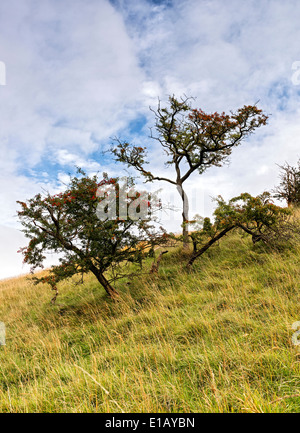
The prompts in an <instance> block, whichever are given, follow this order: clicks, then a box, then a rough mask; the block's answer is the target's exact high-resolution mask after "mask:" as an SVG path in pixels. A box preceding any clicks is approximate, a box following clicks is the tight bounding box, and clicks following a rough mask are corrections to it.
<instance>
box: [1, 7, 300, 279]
mask: <svg viewBox="0 0 300 433" xmlns="http://www.w3.org/2000/svg"><path fill="white" fill-rule="evenodd" d="M299 16H300V3H299V1H298V0H290V1H289V2H281V1H279V0H269V1H265V2H261V1H260V0H250V1H247V2H241V1H238V0H230V1H226V2H224V1H222V0H210V1H206V0H203V1H199V0H184V1H182V0H174V1H172V2H171V1H170V2H160V3H159V4H158V2H155V3H154V2H153V3H152V2H151V1H150V0H140V1H139V2H137V1H135V0H126V1H125V0H119V1H118V0H114V1H113V2H111V3H110V2H108V1H106V0H87V1H84V0H72V1H71V0H65V1H63V2H60V1H58V0H43V2H36V1H34V0H26V1H22V2H20V1H18V0H11V1H10V2H8V3H7V2H2V3H1V4H0V37H1V41H2V43H1V49H0V61H3V62H4V63H5V65H6V82H7V84H6V86H0V101H1V104H0V150H1V156H2V158H1V160H0V180H1V195H0V205H1V209H2V213H1V220H0V223H2V224H3V225H5V226H6V227H8V226H9V227H17V223H16V218H15V214H16V204H15V202H16V200H24V199H25V198H28V197H31V196H32V195H34V194H35V193H37V192H38V191H40V189H41V187H42V186H43V187H45V188H46V189H49V190H50V191H52V190H55V189H57V188H58V187H60V186H59V184H58V181H63V180H64V181H66V180H67V175H66V172H67V171H68V170H69V168H70V167H71V166H72V165H79V166H82V167H83V168H85V169H86V170H87V171H88V172H96V171H98V170H99V171H100V172H101V171H109V172H110V174H111V175H116V174H120V172H122V170H123V167H121V166H120V167H119V166H117V165H116V164H114V163H113V164H109V165H108V166H107V167H106V164H107V162H106V161H107V159H105V160H103V161H105V164H104V162H103V161H99V160H98V161H94V160H93V159H92V156H91V153H92V152H94V151H98V150H99V149H100V148H102V147H104V146H105V144H108V142H110V139H109V137H111V136H115V135H118V133H121V132H122V134H123V135H124V137H125V138H126V137H133V139H134V140H135V142H138V141H140V142H141V143H142V144H143V145H144V144H145V145H148V144H149V139H148V137H147V135H148V134H147V126H151V125H153V120H154V119H153V117H152V114H151V112H149V110H148V106H149V105H151V106H152V107H155V106H156V103H157V97H158V96H159V97H160V98H161V99H162V100H163V101H166V98H167V95H168V94H174V93H175V94H176V95H177V96H180V95H182V94H183V93H186V94H187V95H191V96H195V97H196V101H195V106H198V107H201V108H203V109H204V110H207V111H223V110H224V111H228V110H235V109H237V108H238V107H240V106H242V105H244V104H253V103H255V102H256V101H258V100H260V102H259V106H260V107H261V108H263V109H264V110H265V111H266V112H267V113H272V116H271V117H270V121H269V125H268V126H266V127H264V128H262V129H261V130H260V131H259V132H258V133H256V134H254V135H253V136H252V137H251V138H250V139H249V140H247V143H244V144H242V145H241V146H240V147H239V148H237V149H235V150H234V152H233V154H232V158H231V164H230V165H229V166H228V167H227V166H225V167H223V168H213V169H210V170H208V171H207V172H206V173H205V174H204V175H203V176H202V177H201V178H199V177H197V176H196V175H194V176H193V177H192V178H191V179H190V180H189V184H188V188H189V189H190V191H191V194H195V196H197V195H198V197H200V202H201V203H200V205H199V208H200V210H199V213H202V211H203V212H204V213H210V212H211V209H212V205H211V204H210V196H211V195H217V194H222V195H224V197H226V198H229V197H230V196H232V195H237V194H239V193H240V192H242V191H249V192H251V193H253V194H256V193H260V192H262V191H263V190H264V189H270V188H272V187H273V186H274V184H276V182H277V175H278V168H277V166H276V163H283V162H284V161H285V160H287V161H288V162H289V163H290V164H294V163H295V162H296V160H297V159H298V158H299V156H300V151H299V148H300V146H299V144H300V143H299V141H300V139H299V136H300V135H299V133H300V130H299V126H298V125H299V124H300V123H299V114H300V107H299V95H300V85H298V86H297V85H295V82H294V84H293V82H292V77H293V74H294V73H295V70H293V69H292V66H293V64H295V62H296V61H300V54H299V40H300V27H299ZM294 81H295V80H294ZM141 115H143V116H145V118H146V120H147V122H148V123H147V125H146V127H145V128H144V129H143V131H145V135H142V136H139V135H137V134H136V133H135V132H134V131H133V132H132V131H129V124H130V122H131V121H132V120H134V119H135V118H137V117H138V116H141ZM121 138H122V137H121ZM149 147H150V149H152V151H151V150H150V159H151V165H152V167H155V169H156V170H157V171H158V172H163V171H164V168H163V164H162V162H163V158H162V155H161V152H160V150H158V149H157V146H156V145H155V144H154V143H153V142H152V143H151V146H149ZM49 162H51V163H53V162H57V163H58V165H57V171H56V173H55V177H56V178H54V177H53V172H52V171H50V168H49V167H50V165H49ZM163 186H164V188H168V185H167V186H166V185H163ZM194 190H195V193H193V192H192V191H194ZM176 194H177V191H175V195H176ZM3 233H4V231H3V230H2V232H1V233H0V234H1V235H2V234H3ZM11 236H12V238H14V237H15V235H14V234H13V233H11ZM16 236H17V235H16ZM16 239H17V237H16ZM2 245H4V243H2ZM12 245H13V243H12ZM3 248H4V250H5V247H3ZM11 260H12V263H14V262H13V260H14V259H11ZM15 263H17V262H15ZM16 266H17V265H16ZM16 273H18V272H17V271H16Z"/></svg>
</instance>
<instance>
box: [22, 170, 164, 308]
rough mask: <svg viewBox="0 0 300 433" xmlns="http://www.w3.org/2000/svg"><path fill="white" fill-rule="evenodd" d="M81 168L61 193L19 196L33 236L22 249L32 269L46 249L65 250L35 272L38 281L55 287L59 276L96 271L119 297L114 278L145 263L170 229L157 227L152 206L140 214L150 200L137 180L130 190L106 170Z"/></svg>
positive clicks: (27, 231) (27, 230)
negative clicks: (96, 172) (92, 172)
mask: <svg viewBox="0 0 300 433" xmlns="http://www.w3.org/2000/svg"><path fill="white" fill-rule="evenodd" d="M79 172H80V173H81V176H78V177H73V178H71V179H70V184H69V185H68V187H67V189H66V190H65V191H64V192H62V193H60V194H56V195H50V194H47V195H45V196H42V195H41V194H37V195H36V196H34V197H33V198H32V199H30V200H27V201H26V202H21V201H19V202H18V203H19V204H20V205H21V210H20V211H19V212H18V216H19V219H20V221H21V223H22V225H23V227H24V230H23V231H24V233H25V235H26V236H27V237H28V238H29V239H30V241H29V244H28V245H27V246H26V247H24V248H21V250H20V252H22V253H23V255H24V262H25V263H28V264H30V265H32V271H33V270H34V269H36V268H37V267H43V262H44V260H45V258H46V256H45V254H46V253H60V255H62V257H61V258H60V264H59V265H56V266H53V267H52V268H51V271H50V273H49V275H47V276H44V277H40V278H37V277H35V280H36V282H37V283H38V282H44V283H49V284H50V286H51V287H52V289H53V290H55V291H56V292H57V284H58V282H59V281H61V280H63V279H65V278H69V277H71V276H73V275H75V274H84V273H87V272H92V273H93V274H94V275H95V277H96V278H97V280H98V281H99V283H100V284H101V286H102V287H103V288H104V289H105V290H106V292H107V294H108V295H109V296H110V297H113V298H115V297H117V296H118V293H117V291H116V289H115V288H114V287H113V285H112V284H111V283H112V281H115V280H116V279H117V278H121V277H124V276H128V275H130V273H132V272H133V270H132V266H131V269H129V268H128V267H127V266H126V265H128V264H130V263H134V264H138V265H141V264H142V261H143V260H144V259H145V258H146V257H147V256H148V254H149V253H150V252H152V251H153V248H154V246H155V245H160V244H163V243H165V242H166V239H167V235H166V234H165V233H164V232H163V231H162V230H158V231H157V230H155V228H154V226H153V225H152V224H151V222H150V219H149V216H148V212H146V213H145V212H144V214H143V215H142V217H141V212H142V211H143V210H144V211H145V209H148V208H149V207H150V201H148V200H149V198H148V197H147V195H145V194H144V195H143V194H141V193H140V192H138V191H136V190H135V189H134V183H133V182H131V185H130V194H129V192H128V189H127V190H126V188H128V185H125V186H123V185H121V183H120V182H119V180H118V179H117V178H108V177H107V175H105V176H104V179H103V180H102V181H101V182H98V180H97V177H96V176H94V177H92V178H90V177H88V176H86V175H85V173H84V172H82V171H81V170H79ZM142 208H143V209H142ZM55 299H56V296H55Z"/></svg>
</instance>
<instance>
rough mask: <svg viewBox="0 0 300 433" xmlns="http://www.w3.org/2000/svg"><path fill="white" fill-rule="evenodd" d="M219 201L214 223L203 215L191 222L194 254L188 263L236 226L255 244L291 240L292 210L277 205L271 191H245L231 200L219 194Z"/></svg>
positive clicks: (292, 228)
mask: <svg viewBox="0 0 300 433" xmlns="http://www.w3.org/2000/svg"><path fill="white" fill-rule="evenodd" d="M216 201H217V207H216V209H215V211H214V222H213V223H212V222H211V220H210V218H204V219H202V218H200V217H197V218H196V219H195V220H194V221H191V223H192V224H194V228H195V230H194V231H193V232H192V233H191V234H190V237H191V239H192V243H193V253H192V255H191V257H190V259H189V261H188V265H189V266H191V265H192V264H193V263H194V261H195V260H196V259H197V258H198V257H200V256H201V255H202V254H203V253H205V251H207V250H208V249H209V248H210V247H211V246H212V245H214V244H215V243H216V242H217V241H219V240H220V239H221V238H222V237H224V236H225V235H226V234H227V233H228V232H229V231H231V230H233V229H240V230H241V231H242V232H244V233H246V234H248V235H251V237H252V241H253V243H254V244H255V243H257V242H260V241H261V242H263V243H264V244H268V245H273V246H275V245H276V243H277V242H278V241H282V240H285V241H286V240H288V239H289V238H290V237H291V235H292V233H293V231H294V228H295V227H294V226H293V224H292V223H291V222H290V221H289V215H290V214H291V211H290V209H288V208H282V207H280V206H276V205H275V204H274V203H273V202H272V199H271V194H270V193H269V192H264V193H262V194H260V195H258V196H257V197H253V196H251V195H250V194H248V193H244V194H241V195H239V196H237V197H234V198H232V199H231V200H229V202H228V203H226V202H225V200H224V199H223V198H222V197H221V196H219V197H218V198H217V199H216Z"/></svg>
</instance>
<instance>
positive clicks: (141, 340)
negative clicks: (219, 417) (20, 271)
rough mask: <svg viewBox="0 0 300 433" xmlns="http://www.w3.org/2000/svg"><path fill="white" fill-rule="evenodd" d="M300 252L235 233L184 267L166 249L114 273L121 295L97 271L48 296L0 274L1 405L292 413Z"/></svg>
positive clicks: (297, 405) (299, 405)
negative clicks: (256, 243) (133, 274)
mask: <svg viewBox="0 0 300 433" xmlns="http://www.w3.org/2000/svg"><path fill="white" fill-rule="evenodd" d="M299 257H300V245H298V246H297V247H295V248H293V249H286V250H283V251H281V252H280V253H278V252H271V253H270V252H268V253H267V252H266V251H264V250H263V249H262V248H259V247H255V248H253V246H252V245H251V242H250V241H249V239H242V240H241V239H240V238H239V237H238V236H237V235H235V234H231V235H229V236H227V237H226V239H224V240H222V242H221V243H220V245H219V246H216V247H214V248H212V249H211V250H210V251H208V253H207V254H206V255H203V256H202V257H201V258H200V259H198V260H196V262H195V264H194V268H193V269H192V271H191V272H189V273H187V272H186V271H185V270H184V264H185V262H186V261H185V260H184V258H183V257H182V255H181V254H180V251H179V250H173V251H170V252H169V253H168V254H166V255H165V256H164V257H163V260H162V262H161V268H160V270H159V275H158V276H154V277H153V276H152V277H150V276H149V275H147V273H146V272H145V274H143V275H142V276H141V277H140V278H135V279H134V280H132V281H130V284H127V282H126V281H119V282H118V290H119V291H120V293H121V300H120V301H119V302H113V301H111V300H110V299H108V298H107V296H106V295H105V293H104V291H103V289H101V288H100V287H99V285H98V284H97V281H96V280H95V279H94V278H93V277H92V276H87V277H86V279H85V282H84V284H82V285H75V284H74V281H67V282H64V283H62V284H61V286H60V288H59V291H60V295H59V297H58V299H57V305H54V306H53V305H50V303H49V300H50V299H51V297H52V293H51V291H50V290H49V288H48V287H47V286H44V285H41V284H40V285H38V286H34V285H33V284H32V283H31V282H28V281H27V280H26V279H25V278H23V277H22V278H18V279H12V280H8V281H3V282H1V283H0V320H1V321H3V322H4V323H5V324H6V331H7V332H6V346H2V347H0V412H120V411H124V412H168V413H178V412H299V409H300V380H299V378H300V350H299V348H300V346H293V344H292V342H291V337H292V334H293V333H294V332H295V331H293V330H292V329H291V325H292V323H293V322H295V321H299V320H300V309H299V304H300V302H299V301H300V291H299V281H300V266H299ZM149 265H150V264H148V268H149ZM145 270H146V269H145Z"/></svg>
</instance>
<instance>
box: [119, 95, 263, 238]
mask: <svg viewBox="0 0 300 433" xmlns="http://www.w3.org/2000/svg"><path fill="white" fill-rule="evenodd" d="M191 99H192V98H188V97H185V98H181V99H180V100H178V99H176V98H175V96H170V97H169V105H168V106H167V107H164V108H162V107H161V103H160V101H159V103H158V108H157V110H153V109H151V108H150V110H151V111H152V112H153V113H154V116H155V126H154V131H155V132H153V131H152V130H151V135H150V138H152V139H154V140H156V141H158V142H159V144H160V145H161V147H162V149H163V150H164V152H165V154H166V161H165V164H166V166H172V167H173V168H174V171H175V177H174V178H168V177H161V176H158V175H156V174H154V173H153V172H151V171H149V170H147V168H146V164H148V162H149V161H147V148H146V147H141V146H135V145H132V144H130V143H128V142H127V141H121V140H120V139H116V145H114V146H113V147H112V149H111V151H112V152H113V154H114V155H115V157H116V160H117V161H120V162H124V163H126V164H127V165H128V166H131V167H134V168H135V169H136V170H137V171H138V172H139V173H141V174H142V175H143V176H144V178H145V179H146V182H147V181H155V180H158V181H165V182H168V183H170V184H172V185H174V186H176V188H177V190H178V192H179V194H180V196H181V199H182V206H183V207H182V221H183V225H182V234H183V241H184V245H187V242H188V224H187V222H188V219H189V218H188V210H189V206H188V199H187V195H186V192H185V191H184V189H183V184H184V182H185V181H186V180H187V179H188V178H189V177H190V176H191V175H192V174H193V173H194V172H198V173H199V174H202V173H203V172H204V171H205V170H206V169H208V168H209V167H212V166H222V164H223V163H224V162H225V161H226V160H227V159H228V157H229V156H230V154H231V152H232V149H233V148H234V147H236V146H238V145H239V144H241V142H242V140H243V139H245V138H246V137H247V136H249V135H250V134H251V133H253V132H254V130H255V129H256V128H258V127H260V126H261V125H265V124H266V123H267V119H268V116H266V115H265V114H263V113H262V110H260V109H258V108H257V107H256V106H255V105H245V106H244V107H242V108H239V109H238V110H237V111H236V112H235V113H233V112H230V114H225V113H224V112H223V113H221V114H219V113H217V112H216V113H212V114H207V113H205V112H204V111H203V110H201V109H193V108H192V106H191Z"/></svg>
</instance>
